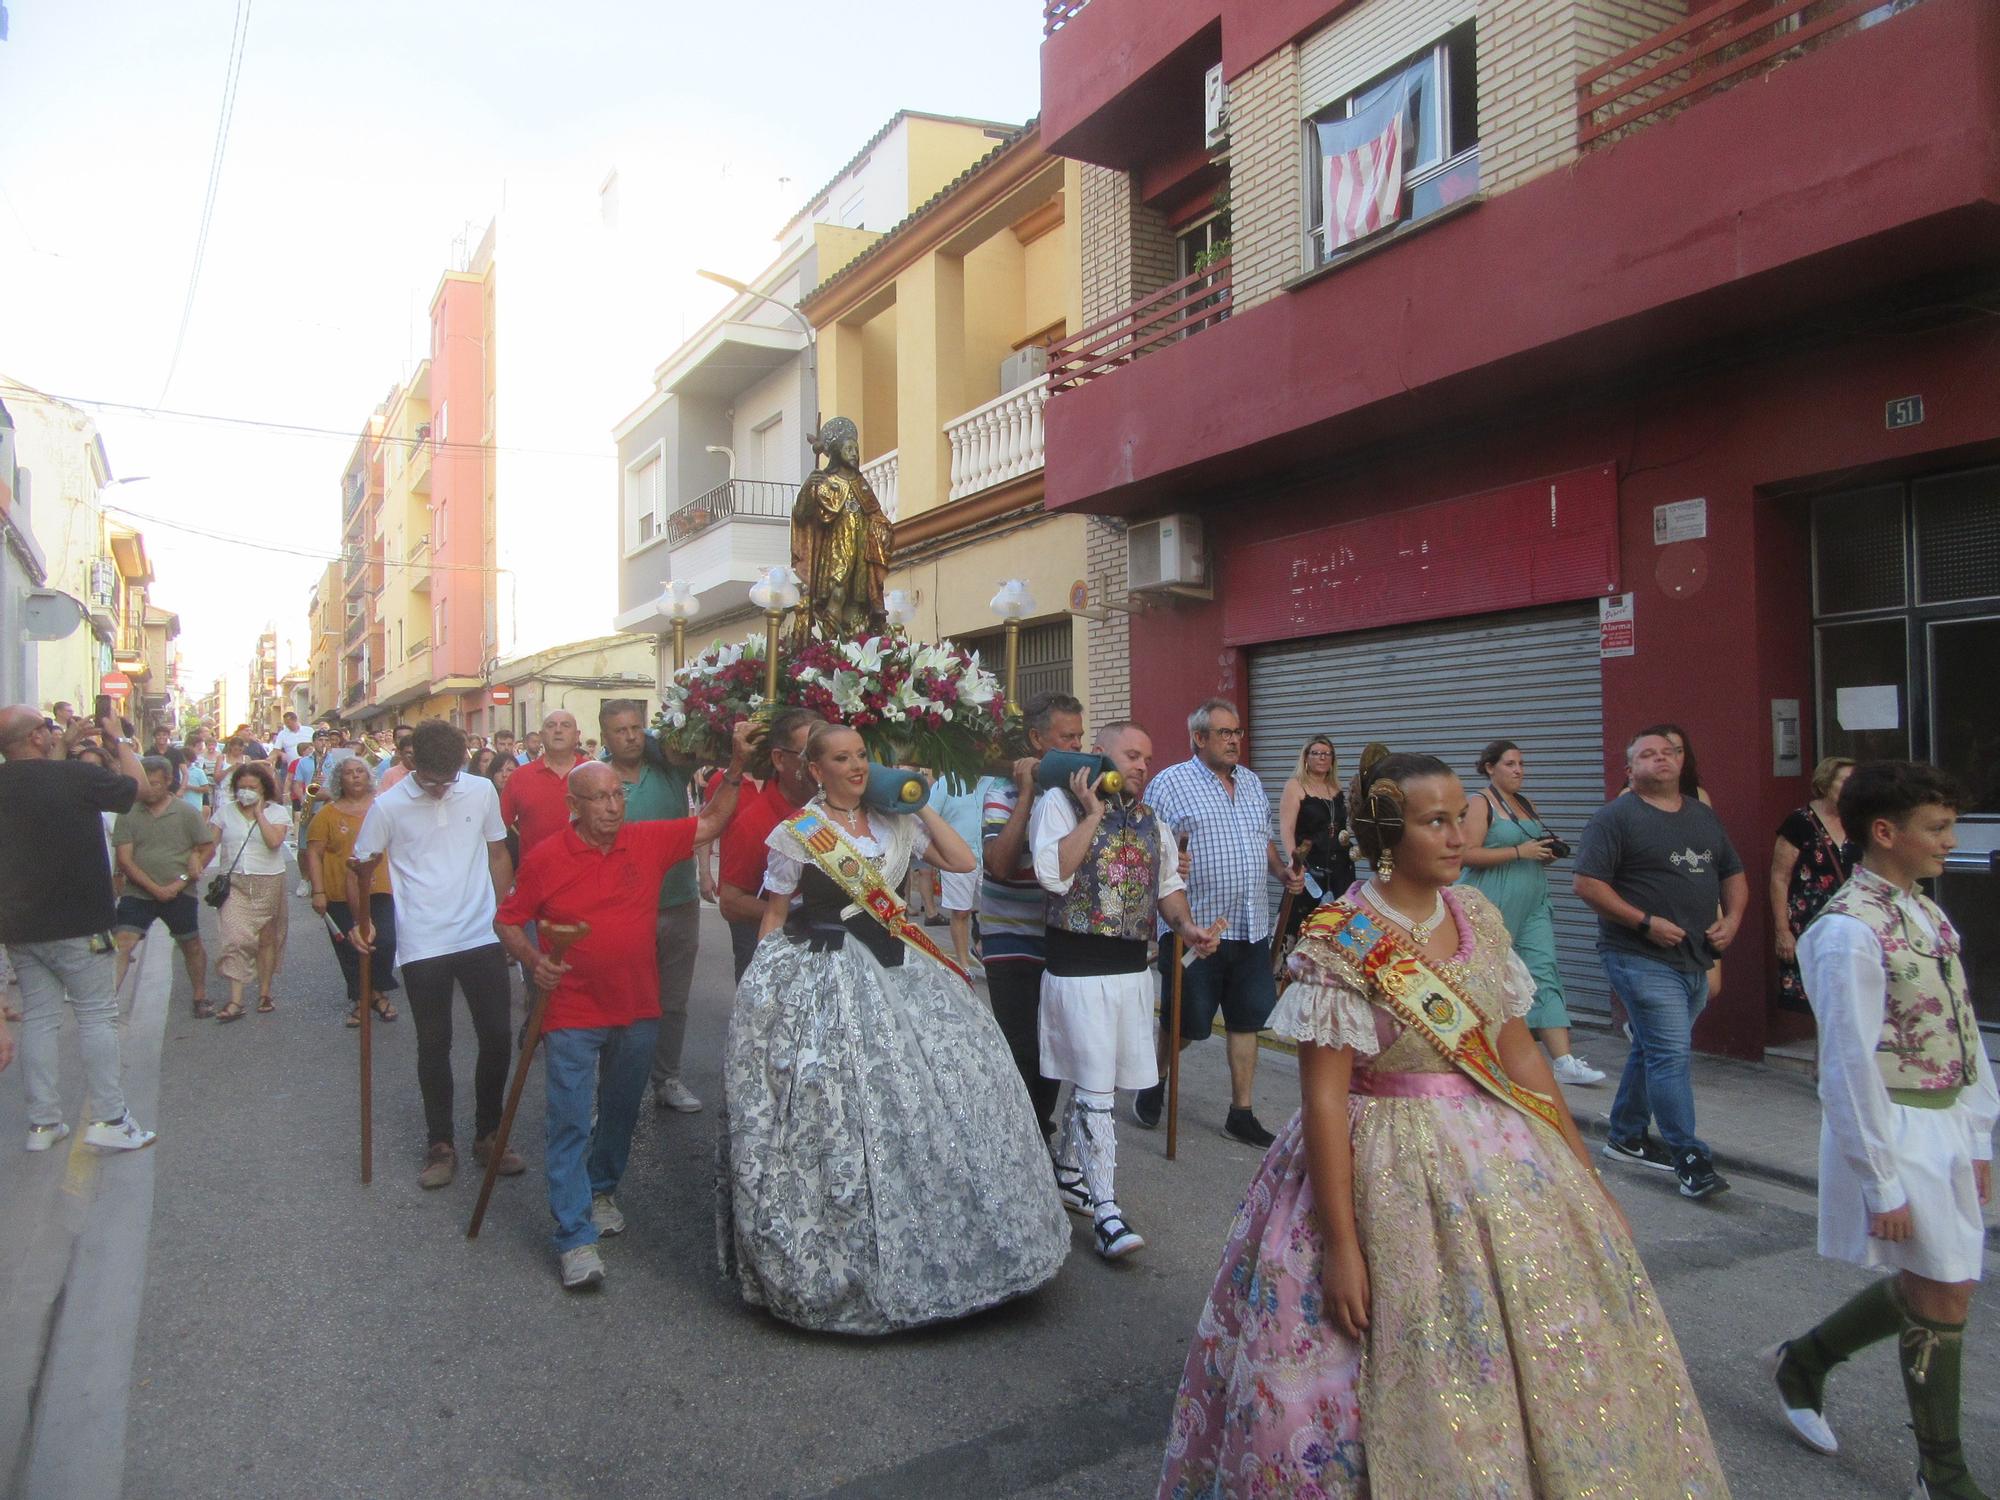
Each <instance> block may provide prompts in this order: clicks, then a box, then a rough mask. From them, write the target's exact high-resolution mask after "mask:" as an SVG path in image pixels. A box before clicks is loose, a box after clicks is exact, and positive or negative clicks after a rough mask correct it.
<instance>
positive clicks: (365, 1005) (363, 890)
mask: <svg viewBox="0 0 2000 1500" xmlns="http://www.w3.org/2000/svg"><path fill="white" fill-rule="evenodd" d="M381 863H382V856H381V855H379V854H377V855H375V856H373V857H372V858H369V859H350V860H349V861H348V862H347V878H348V882H349V883H348V887H347V891H348V897H349V900H348V906H349V908H350V910H352V911H353V913H354V931H356V932H358V933H360V934H361V941H362V942H363V943H365V944H366V945H367V946H366V947H362V948H357V949H356V950H355V952H357V953H358V954H360V956H361V989H360V994H361V1185H362V1186H363V1187H366V1186H367V1185H368V1184H369V1183H370V1182H371V1181H373V1180H374V1177H375V1094H374V1086H375V1072H374V1070H375V1053H374V1031H373V1028H371V1027H370V1026H369V1024H368V1021H369V1018H370V1017H371V1016H372V1015H373V1014H374V1012H375V1006H374V1003H373V1002H374V998H375V997H374V995H373V994H372V993H371V991H372V990H373V988H374V984H375V965H374V958H375V954H374V952H373V951H372V950H373V948H374V946H375V923H374V920H373V915H372V913H371V912H370V911H369V909H368V888H369V887H370V886H371V885H373V884H374V883H375V867H376V866H377V865H379V864H381Z"/></svg>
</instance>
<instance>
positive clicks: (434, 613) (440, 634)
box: [431, 604, 449, 646]
mask: <svg viewBox="0 0 2000 1500" xmlns="http://www.w3.org/2000/svg"><path fill="white" fill-rule="evenodd" d="M448 618H449V616H448V614H447V612H446V610H445V607H444V605H442V604H433V605H432V606H431V644H432V645H433V646H442V645H443V644H444V627H445V621H446V620H447V619H448Z"/></svg>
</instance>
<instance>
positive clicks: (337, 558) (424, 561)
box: [101, 505, 512, 574]
mask: <svg viewBox="0 0 2000 1500" xmlns="http://www.w3.org/2000/svg"><path fill="white" fill-rule="evenodd" d="M101 509H104V510H108V511H112V512H115V513H116V514H118V515H121V516H130V517H131V518H132V519H133V520H135V521H144V522H145V523H146V524H147V525H148V526H164V527H166V529H167V530H169V531H184V532H186V533H188V534H189V535H190V536H198V537H203V538H205V539H207V540H208V541H212V542H227V543H229V544H230V545H231V546H232V547H249V548H252V549H253V550H255V551H258V552H282V553H284V554H285V555H287V556H289V557H309V558H312V559H313V560H314V561H316V562H341V561H344V560H345V557H346V554H345V553H343V552H328V551H326V550H324V549H323V548H319V547H300V546H295V545H293V544H292V543H289V542H273V541H267V540H265V539H264V538H262V537H250V536H236V535H234V534H232V533H230V532H227V531H214V530H211V529H209V528H208V527H205V526H195V525H191V524H190V523H188V522H186V521H170V520H168V519H167V518H166V517H165V516H152V515H147V514H146V513H145V512H144V511H137V510H127V509H126V508H125V507H124V506H122V505H106V506H102V507H101ZM362 561H363V562H368V563H372V562H375V561H377V559H375V558H369V557H364V558H363V559H362ZM380 562H381V564H382V566H383V567H385V568H432V569H435V570H436V571H438V572H440V573H490V574H500V573H507V572H511V571H512V569H509V568H489V567H486V566H484V565H483V564H481V563H444V562H433V561H431V560H430V559H429V558H427V557H418V558H409V557H403V558H394V557H385V558H382V559H380Z"/></svg>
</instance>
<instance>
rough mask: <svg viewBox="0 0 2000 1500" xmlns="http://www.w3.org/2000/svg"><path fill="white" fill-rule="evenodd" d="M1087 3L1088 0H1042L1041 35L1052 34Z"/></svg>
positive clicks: (1065, 24)
mask: <svg viewBox="0 0 2000 1500" xmlns="http://www.w3.org/2000/svg"><path fill="white" fill-rule="evenodd" d="M1088 4H1090V0H1042V35H1043V36H1054V35H1055V34H1056V33H1057V32H1058V31H1061V30H1062V29H1063V27H1065V26H1067V25H1069V23H1070V22H1071V21H1072V20H1074V19H1075V18H1076V16H1077V14H1078V13H1079V12H1080V11H1082V9H1083V8H1084V7H1085V6H1086V5H1088Z"/></svg>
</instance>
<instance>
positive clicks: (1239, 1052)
mask: <svg viewBox="0 0 2000 1500" xmlns="http://www.w3.org/2000/svg"><path fill="white" fill-rule="evenodd" d="M1188 741H1189V746H1190V748H1191V750H1192V751H1193V754H1191V755H1190V756H1189V757H1188V759H1186V760H1184V761H1182V762H1181V763H1180V764H1179V765H1173V766H1168V767H1167V768H1166V770H1164V771H1162V772H1160V774H1159V775H1157V776H1155V777H1154V778H1153V780H1152V784H1151V786H1150V787H1149V788H1148V790H1147V792H1146V801H1147V802H1148V803H1150V804H1151V806H1152V808H1153V810H1154V811H1155V812H1156V813H1158V814H1159V816H1160V819H1161V821H1162V822H1164V823H1165V824H1166V825H1167V827H1168V828H1169V829H1171V830H1172V831H1173V833H1174V835H1175V837H1176V838H1177V839H1179V840H1180V841H1181V844H1182V847H1183V848H1184V849H1185V850H1186V851H1187V853H1188V855H1189V858H1190V860H1191V865H1190V868H1189V870H1188V873H1187V894H1188V905H1189V906H1190V907H1191V908H1192V909H1193V912H1194V922H1195V925H1196V926H1198V927H1202V928H1210V927H1213V926H1214V924H1215V923H1216V922H1217V921H1221V922H1223V923H1224V924H1225V925H1224V927H1223V930H1222V941H1221V942H1220V943H1219V944H1218V945H1217V947H1216V951H1215V952H1214V953H1213V954H1211V955H1209V956H1208V957H1206V958H1198V959H1196V960H1194V962H1192V963H1191V964H1189V965H1188V967H1187V970H1186V974H1185V977H1184V978H1183V980H1182V982H1181V1034H1180V1038H1179V1045H1180V1046H1182V1047H1185V1046H1187V1044H1188V1043H1189V1042H1198V1041H1200V1040H1201V1039H1202V1038H1203V1037H1206V1036H1207V1035H1209V1033H1210V1032H1211V1030H1212V1029H1213V1028H1214V1025H1215V1017H1216V1013H1217V1012H1218V1011H1219V1012H1220V1013H1221V1015H1222V1025H1223V1030H1224V1032H1225V1033H1226V1034H1227V1037H1228V1048H1229V1114H1228V1117H1227V1118H1226V1119H1225V1121H1224V1122H1223V1126H1222V1133H1223V1134H1224V1135H1225V1136H1227V1137H1228V1138H1229V1139H1230V1140H1233V1141H1241V1142H1242V1143H1243V1144H1244V1145H1246V1146H1256V1147H1258V1148H1260V1149H1261V1148H1263V1147H1265V1146H1268V1145H1270V1144H1271V1142H1272V1140H1273V1139H1274V1137H1273V1136H1272V1134H1271V1132H1270V1131H1268V1130H1266V1129H1265V1128H1264V1126H1263V1124H1262V1122H1260V1121H1259V1120H1258V1118H1257V1115H1256V1112H1255V1111H1254V1110H1253V1109H1252V1107H1251V1089H1252V1085H1253V1084H1254V1083H1255V1082H1256V1079H1257V1033H1258V1032H1259V1031H1261V1030H1263V1029H1264V1023H1265V1021H1267V1020H1269V1019H1270V1015H1271V1011H1272V1010H1273V1009H1274V1008H1275V1007H1276V1006H1277V1003H1278V987H1277V983H1276V981H1275V980H1274V979H1273V978H1272V976H1271V927H1272V919H1273V913H1272V911H1271V903H1270V898H1269V895H1268V893H1267V890H1266V884H1267V881H1268V880H1270V879H1276V880H1278V881H1280V882H1282V883H1283V885H1284V887H1285V889H1286V890H1288V891H1299V890H1302V889H1304V887H1305V874H1304V872H1303V871H1302V870H1299V869H1297V868H1295V867H1294V866H1293V865H1292V863H1291V860H1290V859H1289V857H1288V856H1287V855H1286V853H1285V851H1284V850H1282V849H1280V848H1279V847H1278V824H1277V820H1276V818H1275V817H1274V816H1273V814H1272V811H1271V799H1270V798H1269V797H1268V796H1266V795H1265V793H1264V784H1263V783H1262V782H1261V781H1259V780H1258V779H1257V773H1256V772H1254V771H1252V770H1251V769H1250V768H1249V767H1248V766H1246V765H1244V764H1243V763H1242V762H1243V720H1242V718H1241V717H1240V716H1239V715H1238V714H1237V712H1236V705H1235V704H1233V703H1231V702H1230V701H1229V700H1228V699H1227V698H1211V699H1209V700H1208V702H1206V703H1204V704H1202V706H1201V707H1200V708H1197V709H1196V710H1195V711H1194V712H1193V713H1191V714H1189V715H1188ZM1159 933H1160V937H1161V939H1162V941H1161V943H1160V960H1159V962H1160V975H1161V995H1162V997H1163V1002H1162V1004H1161V1006H1160V1024H1161V1032H1160V1075H1161V1077H1163V1078H1164V1077H1165V1076H1166V1073H1167V1056H1168V1054H1167V1046H1168V1040H1167V1035H1166V1029H1165V1028H1166V1023H1167V1017H1168V1015H1169V1014H1170V1012H1169V1011H1168V1008H1167V1006H1166V1004H1165V1003H1164V996H1165V995H1166V993H1167V986H1169V985H1171V984H1172V982H1173V962H1174V950H1173V945H1172V944H1171V943H1168V942H1166V941H1165V939H1166V938H1167V937H1168V936H1169V932H1168V928H1167V924H1166V923H1165V921H1162V922H1161V923H1160V924H1159ZM1165 1099H1166V1085H1165V1084H1164V1083H1160V1084H1155V1085H1154V1086H1153V1087H1152V1088H1149V1089H1144V1090H1141V1091H1140V1092H1139V1093H1138V1094H1137V1095H1135V1096H1134V1097H1133V1100H1132V1116H1133V1118H1134V1119H1135V1120H1136V1121H1138V1123H1139V1124H1140V1125H1142V1126H1144V1127H1145V1128H1146V1129H1148V1130H1150V1129H1152V1128H1153V1127H1154V1126H1156V1125H1158V1124H1159V1123H1160V1108H1161V1105H1162V1103H1163V1102H1164V1101H1165Z"/></svg>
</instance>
